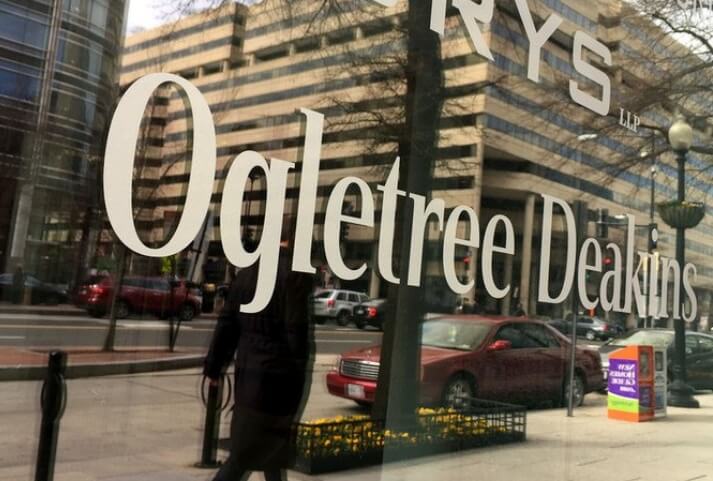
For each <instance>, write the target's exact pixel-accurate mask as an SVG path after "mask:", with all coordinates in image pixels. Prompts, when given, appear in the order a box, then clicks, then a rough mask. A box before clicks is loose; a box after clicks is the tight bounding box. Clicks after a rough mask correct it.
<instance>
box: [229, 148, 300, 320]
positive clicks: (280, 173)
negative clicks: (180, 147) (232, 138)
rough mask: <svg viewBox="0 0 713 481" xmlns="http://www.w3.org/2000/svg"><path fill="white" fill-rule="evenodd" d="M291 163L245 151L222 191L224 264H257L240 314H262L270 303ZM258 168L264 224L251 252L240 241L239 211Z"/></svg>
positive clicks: (238, 159)
mask: <svg viewBox="0 0 713 481" xmlns="http://www.w3.org/2000/svg"><path fill="white" fill-rule="evenodd" d="M294 166H295V164H293V163H291V162H286V161H284V160H279V159H271V161H270V164H269V165H268V163H267V161H266V160H265V158H264V157H263V156H262V155H260V154H258V153H257V152H254V151H252V150H248V151H246V152H242V153H241V154H239V155H238V156H237V157H236V158H235V160H234V161H233V164H232V166H231V167H230V171H229V172H228V176H227V177H226V179H225V187H224V188H223V203H222V205H221V209H220V237H221V240H222V242H223V250H224V251H225V257H227V259H228V261H230V263H231V264H233V265H234V266H236V267H249V266H251V265H253V264H255V263H256V262H259V263H260V265H259V270H258V278H257V286H256V288H255V297H254V298H253V300H252V301H251V302H250V303H248V304H245V305H242V306H241V307H240V310H241V311H242V312H247V313H254V312H260V311H262V310H263V309H264V308H265V306H267V304H268V303H269V302H270V299H271V298H272V294H273V292H274V290H275V281H276V280H277V261H278V258H279V256H280V237H281V234H282V218H283V215H284V211H285V194H286V193H287V174H288V172H289V170H290V169H292V168H293V167H294ZM254 169H260V170H262V171H263V172H264V173H265V182H266V189H267V201H266V202H265V223H264V225H263V227H262V235H261V236H260V243H259V244H258V246H257V248H256V249H255V251H253V252H248V251H246V250H245V247H244V246H243V241H242V237H241V236H242V232H243V229H242V226H241V219H242V212H243V199H244V196H245V184H246V183H247V181H248V178H249V176H250V173H251V172H252V171H253V170H254Z"/></svg>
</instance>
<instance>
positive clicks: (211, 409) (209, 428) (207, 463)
mask: <svg viewBox="0 0 713 481" xmlns="http://www.w3.org/2000/svg"><path fill="white" fill-rule="evenodd" d="M227 379H228V390H229V391H228V398H227V399H228V400H227V402H226V403H225V404H223V386H224V385H225V380H226V376H225V375H223V377H221V378H220V382H219V383H218V385H217V386H214V385H212V384H209V385H208V397H207V398H206V396H205V386H206V382H207V381H208V378H207V377H203V386H202V390H201V397H202V398H203V404H205V407H206V415H205V426H204V429H203V449H202V450H201V460H200V462H199V463H196V467H198V468H206V469H213V468H217V467H218V466H220V464H221V463H220V462H219V461H218V438H219V436H220V413H221V411H223V410H224V409H225V408H226V407H227V405H228V403H229V402H230V389H231V386H230V379H229V378H227Z"/></svg>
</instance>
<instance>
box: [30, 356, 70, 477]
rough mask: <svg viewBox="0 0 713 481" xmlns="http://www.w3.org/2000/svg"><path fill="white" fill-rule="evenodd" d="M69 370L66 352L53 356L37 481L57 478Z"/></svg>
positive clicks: (45, 390) (44, 396) (45, 393)
mask: <svg viewBox="0 0 713 481" xmlns="http://www.w3.org/2000/svg"><path fill="white" fill-rule="evenodd" d="M66 367H67V353H65V352H62V351H54V352H51V353H50V356H49V362H48V364H47V378H46V379H45V383H44V385H43V386H42V394H41V395H40V404H41V406H42V424H41V425H40V443H39V448H38V449H37V467H36V469H35V481H52V480H53V479H54V463H55V457H56V455H57V440H58V437H59V420H60V419H61V418H62V415H63V414H64V408H65V407H66V402H67V388H66V385H65V382H64V372H65V369H66Z"/></svg>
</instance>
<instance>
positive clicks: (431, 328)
mask: <svg viewBox="0 0 713 481" xmlns="http://www.w3.org/2000/svg"><path fill="white" fill-rule="evenodd" d="M489 331H490V326H489V325H488V324H482V323H478V322H468V321H461V320H457V319H435V320H432V321H428V322H425V323H424V324H423V334H422V336H421V345H423V346H431V347H441V348H446V349H459V350H464V351H469V350H472V349H473V348H475V347H476V346H478V345H479V344H480V343H481V342H483V339H485V336H486V335H487V334H488V332H489Z"/></svg>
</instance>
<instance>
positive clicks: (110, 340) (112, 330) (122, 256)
mask: <svg viewBox="0 0 713 481" xmlns="http://www.w3.org/2000/svg"><path fill="white" fill-rule="evenodd" d="M117 245H118V246H119V263H118V264H119V271H118V272H117V276H116V279H114V282H113V283H112V285H113V288H112V291H111V308H110V309H109V330H108V331H107V333H106V338H105V339H104V347H103V350H104V351H107V352H110V351H113V350H114V344H115V341H116V301H117V299H118V297H119V293H120V292H121V287H122V286H123V284H124V276H125V275H126V260H127V259H126V258H127V255H128V251H129V250H128V249H127V248H126V247H125V246H124V244H122V243H118V244H117Z"/></svg>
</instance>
